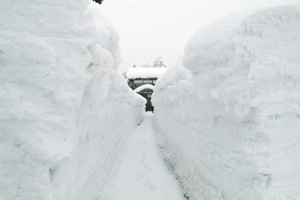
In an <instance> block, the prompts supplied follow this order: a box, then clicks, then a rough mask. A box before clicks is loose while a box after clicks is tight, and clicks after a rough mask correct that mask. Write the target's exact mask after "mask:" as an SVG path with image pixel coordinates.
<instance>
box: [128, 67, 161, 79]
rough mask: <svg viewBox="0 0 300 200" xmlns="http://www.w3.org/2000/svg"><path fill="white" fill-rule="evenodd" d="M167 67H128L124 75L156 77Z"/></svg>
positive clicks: (129, 76)
mask: <svg viewBox="0 0 300 200" xmlns="http://www.w3.org/2000/svg"><path fill="white" fill-rule="evenodd" d="M166 70H167V68H129V69H128V70H127V73H126V76H127V78H129V79H135V78H158V77H160V76H161V75H162V74H163V73H165V71H166Z"/></svg>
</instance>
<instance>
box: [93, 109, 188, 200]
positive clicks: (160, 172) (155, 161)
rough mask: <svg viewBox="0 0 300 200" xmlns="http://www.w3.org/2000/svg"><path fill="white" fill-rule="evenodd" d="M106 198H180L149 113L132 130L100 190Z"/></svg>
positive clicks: (180, 195) (125, 199) (114, 199)
mask: <svg viewBox="0 0 300 200" xmlns="http://www.w3.org/2000/svg"><path fill="white" fill-rule="evenodd" d="M98 199H107V200H127V199H128V200H141V199H143V200H166V199H170V200H184V197H183V195H182V193H181V189H180V188H179V186H178V183H177V182H176V180H175V178H174V177H172V175H171V174H170V171H168V170H167V168H166V166H165V163H164V162H163V160H162V158H161V155H160V152H159V149H158V146H157V143H156V140H155V133H154V129H153V114H152V113H151V114H150V113H146V116H145V119H144V120H143V123H142V124H141V125H140V126H139V127H138V128H137V129H136V130H135V131H134V132H133V133H132V135H131V136H130V138H129V139H128V141H127V142H126V144H125V146H124V147H123V149H122V152H121V154H120V155H119V157H118V160H117V162H116V164H115V166H114V169H113V170H112V173H111V175H110V176H109V178H108V179H107V181H106V184H105V186H104V187H103V189H102V190H101V191H100V193H99V196H98Z"/></svg>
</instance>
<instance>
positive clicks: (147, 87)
mask: <svg viewBox="0 0 300 200" xmlns="http://www.w3.org/2000/svg"><path fill="white" fill-rule="evenodd" d="M144 89H151V90H154V86H153V85H150V84H145V85H141V86H140V87H138V88H136V89H135V90H134V91H135V92H140V91H142V90H144Z"/></svg>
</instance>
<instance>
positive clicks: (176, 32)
mask: <svg viewBox="0 0 300 200" xmlns="http://www.w3.org/2000/svg"><path fill="white" fill-rule="evenodd" d="M275 5H300V0H104V1H103V3H102V5H101V7H102V9H103V13H104V14H105V15H106V16H107V17H108V18H109V19H110V21H111V22H112V24H113V25H114V27H115V28H116V29H117V31H118V32H119V35H120V48H121V57H122V61H123V62H122V63H121V65H120V69H121V71H123V70H124V69H126V68H129V67H132V66H133V65H137V66H141V65H144V64H146V63H149V64H152V62H153V60H154V59H155V58H156V57H158V56H162V57H163V60H164V63H165V64H166V65H167V66H172V65H174V64H175V63H176V62H177V60H178V59H179V58H180V57H181V56H182V54H183V51H184V47H185V45H186V43H187V41H188V39H189V38H190V37H191V36H192V35H193V34H194V33H195V32H196V31H197V30H198V29H199V28H200V27H201V26H203V25H205V24H208V23H210V22H211V21H213V20H215V19H218V18H220V17H222V16H224V15H227V14H229V13H232V12H236V11H241V10H245V9H250V8H256V7H266V6H275Z"/></svg>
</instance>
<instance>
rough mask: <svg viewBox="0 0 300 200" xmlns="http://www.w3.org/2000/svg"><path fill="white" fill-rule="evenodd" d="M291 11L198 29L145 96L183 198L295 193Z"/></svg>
mask: <svg viewBox="0 0 300 200" xmlns="http://www.w3.org/2000/svg"><path fill="white" fill-rule="evenodd" d="M299 63H300V8H299V7H272V8H267V9H263V10H258V11H248V12H243V13H239V14H235V15H231V16H228V17H226V18H224V19H221V20H219V21H216V22H214V23H212V24H210V25H208V26H206V27H203V28H201V29H200V30H199V31H198V32H197V33H196V34H195V35H194V36H193V37H192V38H191V39H190V41H189V42H188V44H187V46H186V49H185V54H184V56H183V58H182V62H179V64H178V65H177V66H175V67H173V68H170V69H169V70H168V71H167V72H166V73H165V75H163V76H162V77H161V78H160V79H159V80H158V81H157V84H156V87H155V90H154V94H153V104H154V106H155V121H156V124H157V125H158V128H159V130H160V132H161V133H162V138H163V141H164V144H162V145H164V146H165V151H166V153H165V156H166V157H167V158H166V159H167V160H169V163H170V165H172V166H173V167H174V172H175V173H176V174H177V176H178V178H179V180H180V182H181V185H182V187H183V188H184V189H185V192H186V195H187V196H189V197H190V199H194V200H201V199H203V200H204V199H214V200H217V199H222V200H225V199H226V200H238V199H243V200H250V199H251V200H252V199H255V200H271V199H272V200H273V199H276V200H292V199H293V200H294V199H300V156H299V155H300V134H299V133H300V65H299Z"/></svg>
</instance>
